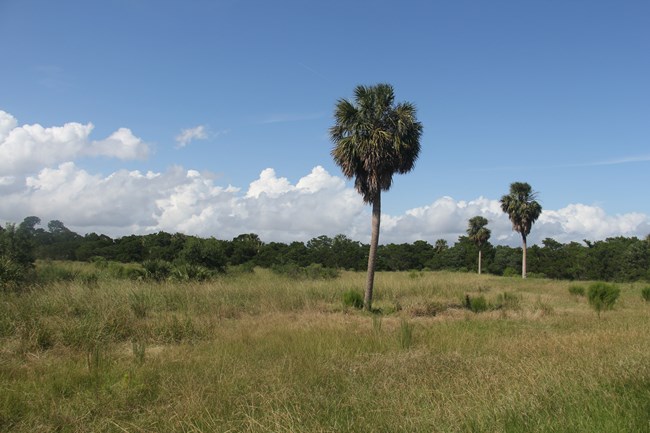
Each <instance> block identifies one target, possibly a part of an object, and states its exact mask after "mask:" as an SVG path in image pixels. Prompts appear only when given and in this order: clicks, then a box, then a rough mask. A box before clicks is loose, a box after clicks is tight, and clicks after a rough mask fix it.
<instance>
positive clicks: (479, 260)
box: [478, 250, 481, 275]
mask: <svg viewBox="0 0 650 433" xmlns="http://www.w3.org/2000/svg"><path fill="white" fill-rule="evenodd" d="M478 274H479V275H481V250H478Z"/></svg>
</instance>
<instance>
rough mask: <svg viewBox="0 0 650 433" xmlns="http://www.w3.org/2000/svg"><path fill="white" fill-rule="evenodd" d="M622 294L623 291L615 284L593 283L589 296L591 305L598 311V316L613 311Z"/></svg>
mask: <svg viewBox="0 0 650 433" xmlns="http://www.w3.org/2000/svg"><path fill="white" fill-rule="evenodd" d="M620 294H621V289H619V288H618V287H616V286H615V285H613V284H607V283H600V282H598V283H593V284H591V285H590V286H589V292H588V294H587V296H588V298H589V304H590V305H591V306H592V307H593V308H594V310H596V312H597V313H598V316H599V317H600V313H601V312H602V311H606V310H611V309H612V308H614V304H615V303H616V300H617V299H618V296H619V295H620Z"/></svg>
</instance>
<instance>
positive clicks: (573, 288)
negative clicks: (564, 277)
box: [569, 284, 585, 296]
mask: <svg viewBox="0 0 650 433" xmlns="http://www.w3.org/2000/svg"><path fill="white" fill-rule="evenodd" d="M569 293H570V294H572V295H573V296H584V295H585V288H584V287H582V286H579V285H577V284H572V285H570V286H569Z"/></svg>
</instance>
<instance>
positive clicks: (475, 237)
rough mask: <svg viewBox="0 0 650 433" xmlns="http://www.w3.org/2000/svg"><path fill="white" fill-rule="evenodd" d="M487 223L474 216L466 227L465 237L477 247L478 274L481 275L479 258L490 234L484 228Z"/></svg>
mask: <svg viewBox="0 0 650 433" xmlns="http://www.w3.org/2000/svg"><path fill="white" fill-rule="evenodd" d="M487 223H488V220H487V219H486V218H484V217H482V216H475V217H474V218H470V220H469V225H468V227H467V237H468V238H469V240H470V241H472V242H474V244H476V246H477V247H478V274H479V275H481V256H482V249H483V244H484V243H486V242H487V241H488V239H490V234H491V233H492V232H491V231H490V229H488V228H487V227H485V226H486V225H487Z"/></svg>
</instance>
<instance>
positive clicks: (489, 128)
mask: <svg viewBox="0 0 650 433" xmlns="http://www.w3.org/2000/svg"><path fill="white" fill-rule="evenodd" d="M649 22H650V2H647V1H622V2H613V1H586V0H585V1H573V0H563V1H559V0H558V1H514V0H510V1H490V2H485V1H479V0H474V1H454V2H441V1H411V0H406V1H402V2H395V1H392V2H388V1H338V0H335V1H329V2H320V1H305V0H303V1H297V0H296V1H276V2H267V1H235V0H231V1H208V0H186V1H152V0H106V1H102V2H88V1H75V0H70V1H62V2H51V1H33V0H20V1H18V0H0V40H2V41H3V43H2V47H3V48H2V54H3V62H2V67H1V68H0V110H2V111H3V112H4V113H5V118H6V119H10V118H11V119H13V120H11V121H7V122H6V124H7V125H9V126H6V127H5V130H6V132H5V136H6V137H10V136H11V137H13V138H11V139H9V138H6V137H5V138H4V140H5V142H4V143H1V142H0V157H2V158H4V159H5V161H12V162H11V165H10V164H9V163H5V164H4V166H3V165H2V163H0V180H2V179H4V180H2V181H0V193H1V194H2V195H3V196H4V197H5V200H3V201H4V202H5V204H4V206H3V205H0V221H16V220H20V219H22V217H24V216H25V215H26V214H36V215H39V216H41V217H42V218H43V219H45V220H48V219H61V220H62V221H64V222H65V223H67V224H68V225H69V226H72V227H73V228H75V229H77V230H79V231H80V232H87V231H91V230H101V231H104V232H108V233H110V234H113V235H120V234H128V233H130V232H132V231H135V232H147V231H153V230H158V229H164V230H167V231H175V230H180V231H187V232H195V233H197V234H201V235H213V236H216V237H222V238H227V237H228V236H230V235H231V234H235V235H236V234H237V231H239V230H241V231H240V232H248V231H252V232H257V233H261V234H262V235H263V239H264V235H266V237H267V239H265V240H271V239H274V240H292V239H301V240H307V239H309V237H310V236H311V235H318V234H323V233H325V234H332V232H334V234H335V233H338V232H345V233H346V234H348V235H350V236H352V237H356V238H359V239H360V240H366V237H367V234H366V231H369V217H368V218H367V219H366V216H367V215H368V209H367V208H364V207H363V206H359V204H358V203H357V202H356V201H355V202H354V204H350V209H353V211H351V212H352V213H351V214H350V217H351V218H352V220H351V221H348V222H345V221H341V220H340V219H339V218H338V216H340V215H343V214H346V213H345V212H342V211H341V212H339V213H338V214H337V215H330V216H329V217H328V218H329V219H328V218H325V217H323V219H322V220H320V221H314V222H313V223H312V224H307V223H304V226H301V228H300V229H295V230H294V229H293V228H294V226H295V225H296V220H297V219H303V218H308V217H311V218H314V215H311V216H310V213H309V212H308V211H307V210H305V211H304V213H301V211H299V210H296V208H301V206H310V204H309V203H308V202H307V203H303V201H301V200H302V199H303V198H305V193H304V191H303V190H301V189H300V188H297V186H298V184H299V183H300V182H301V179H303V178H305V177H307V176H308V175H309V174H310V173H312V170H313V169H314V168H315V167H322V169H323V170H324V173H326V174H327V175H328V176H329V177H328V176H324V175H322V173H321V172H318V173H320V174H321V175H322V176H320V177H318V176H317V175H316V174H315V175H314V178H319V179H321V181H322V182H324V184H323V185H329V187H331V188H333V189H330V190H328V191H329V192H328V194H330V195H328V197H329V199H330V200H332V202H333V203H334V204H332V208H336V206H338V205H340V204H341V203H347V202H346V201H345V200H343V199H341V194H344V195H346V197H347V196H348V195H349V189H350V188H351V182H347V183H346V184H345V186H344V187H341V186H340V183H338V181H339V180H340V179H339V178H340V171H339V169H338V168H337V167H336V166H335V165H334V164H333V162H332V160H331V157H330V155H329V152H330V148H331V143H330V141H329V138H328V128H329V127H330V126H331V124H332V122H333V120H332V112H333V109H334V105H335V103H336V101H337V99H339V98H350V97H351V96H352V92H353V89H354V87H355V86H356V85H358V84H375V83H379V82H387V83H390V84H392V85H393V86H394V88H395V92H396V97H397V100H404V101H410V102H413V103H414V104H416V106H417V107H418V117H419V120H420V121H421V122H422V123H423V124H424V134H423V136H422V152H421V155H420V159H419V161H418V164H417V165H416V168H415V169H414V171H413V172H412V173H410V174H408V175H404V176H397V177H396V178H395V182H394V186H393V188H392V189H391V191H390V192H388V193H387V194H386V195H385V196H384V199H383V211H384V213H385V214H386V218H384V221H385V225H384V229H385V232H384V233H385V236H384V235H382V236H384V239H383V240H384V241H386V242H388V241H395V242H399V241H402V242H407V241H412V240H414V238H417V237H422V238H426V240H429V241H434V240H435V239H437V238H441V237H445V238H449V239H450V240H453V239H455V237H457V235H458V234H459V233H461V232H462V231H463V230H464V227H465V226H466V217H468V216H470V217H471V216H473V215H469V213H470V211H471V212H475V213H483V214H486V215H488V219H489V220H491V224H492V225H493V227H494V229H495V230H496V232H497V234H498V236H497V237H498V238H500V240H501V241H502V242H516V240H517V237H516V236H514V235H513V234H512V233H511V232H510V231H509V226H508V224H507V219H504V218H502V217H501V216H499V215H497V213H496V212H493V210H494V201H496V200H498V199H499V198H500V196H501V195H503V194H504V193H506V192H507V190H508V185H509V184H510V182H513V181H526V182H529V183H530V184H531V185H532V186H533V188H534V189H535V190H537V191H538V192H539V199H540V201H541V203H542V205H543V207H544V210H545V213H546V217H547V219H546V220H540V223H539V225H542V223H543V224H544V226H545V227H546V228H547V229H548V230H541V229H540V230H539V232H540V233H539V235H538V238H539V239H543V237H542V236H544V237H546V236H551V237H555V238H556V239H560V240H565V241H568V240H581V239H584V238H587V239H594V238H602V237H604V236H616V235H625V236H632V235H635V236H645V235H646V234H648V233H650V222H649V221H650V217H649V215H650V200H648V199H647V189H648V185H650V170H649V168H650V143H649V140H650V80H649V79H648V77H650V26H649V25H648V23H649ZM0 121H1V119H0ZM73 124H74V125H88V124H92V125H93V129H92V131H91V132H88V131H86V132H85V133H81V136H82V137H81V138H79V137H77V138H78V140H77V141H76V142H74V143H72V142H70V141H69V138H70V137H69V136H68V135H66V134H67V133H66V132H65V131H68V130H71V129H75V128H73V127H72V126H71V125H73ZM25 125H26V126H28V128H27V129H24V128H23V127H24V126H25ZM30 125H31V126H33V125H41V126H42V127H43V128H45V129H46V130H47V131H46V132H45V133H41V136H47V137H49V138H44V139H43V140H40V141H39V140H36V139H34V137H35V136H37V135H38V133H37V132H34V131H33V130H32V129H33V128H32V129H29V127H30ZM66 125H67V126H66ZM21 128H23V129H21ZM56 128H60V129H58V130H57V129H56ZM66 128H67V129H66ZM120 128H123V129H122V131H124V130H128V134H126V133H124V134H122V135H120V137H123V138H124V137H126V138H124V139H122V138H120V139H119V140H118V141H106V139H108V138H110V137H111V136H112V134H114V133H115V132H116V131H119V130H120ZM16 130H20V131H21V134H18V133H17V132H16ZM75 130H77V129H75ZM190 130H194V131H198V132H197V133H196V134H195V135H194V138H193V139H192V135H191V134H190V133H189V132H187V133H186V137H187V138H186V140H185V141H184V142H180V141H179V137H180V136H181V135H182V134H183V131H190ZM7 131H8V132H7ZM25 131H27V132H25ZM30 131H31V132H30ZM57 131H58V132H57ZM62 131H63V132H62ZM59 133H60V134H62V136H59V135H57V134H59ZM12 134H13V135H12ZM34 134H36V135H34ZM84 134H85V135H84ZM73 135H74V134H73ZM25 136H29V137H31V138H29V137H27V138H25ZM21 137H22V138H21ZM23 139H24V140H26V141H21V140H23ZM30 140H31V141H30ZM47 140H50V141H49V142H48V141H47ZM66 140H68V141H66ZM120 140H121V141H120ZM129 140H130V142H132V144H131V145H129V144H128V143H127V142H129ZM9 141H11V142H9ZM28 142H29V143H31V144H30V145H28V144H29V143H28ZM116 143H117V144H116ZM133 143H137V144H133ZM21 146H23V147H21ZM57 146H63V148H65V149H67V150H66V151H62V150H60V149H59V148H57ZM66 146H67V147H66ZM111 146H114V147H113V148H111V149H109V148H110V147H111ZM129 146H130V147H129ZM57 149H59V150H57ZM118 149H121V150H118ZM50 154H51V155H50ZM46 155H50V156H49V157H45V156H46ZM66 163H72V164H73V165H64V166H63V167H62V164H66ZM19 166H20V167H21V169H20V170H18V169H17V168H16V167H19ZM265 169H272V170H273V176H270V172H268V171H267V172H266V176H265V177H264V176H261V173H262V172H263V170H265ZM3 170H4V172H3ZM136 170H137V171H138V172H139V173H141V174H142V175H143V176H144V177H145V178H146V173H147V172H151V175H150V176H149V178H151V179H154V178H155V179H158V180H156V181H155V182H162V181H161V179H163V178H164V180H165V182H164V185H163V184H157V183H155V182H154V181H153V180H152V181H151V182H149V183H147V182H146V181H142V182H144V183H145V184H146V185H143V184H137V185H135V184H133V185H132V184H131V183H130V182H131V181H132V180H133V176H131V177H128V175H127V174H126V173H133V172H135V171H136ZM175 170H177V171H178V172H182V173H185V176H182V175H180V174H178V173H177V172H176V171H175ZM190 171H191V173H194V171H196V172H197V173H198V176H194V175H193V174H192V175H190V176H187V173H189V172H190ZM64 172H65V176H64V175H63V174H62V173H64ZM120 173H121V174H123V175H124V176H126V177H125V179H127V178H128V179H127V180H128V182H127V180H125V181H124V182H122V183H118V184H117V185H112V186H108V184H110V183H111V182H113V181H114V180H115V179H116V178H118V177H119V176H118V175H119V174H120ZM318 173H317V174H318ZM63 178H65V181H61V180H60V179H63ZM30 179H31V180H30ZM53 179H59V181H57V182H58V183H57V182H55V183H52V182H54V180H53ZM84 179H85V180H84ZM151 179H150V180H151ZM188 179H190V180H188ZM328 179H329V180H328ZM199 180H200V182H199ZM257 181H259V182H258V184H257V185H258V187H259V186H260V185H261V183H264V182H265V185H266V187H265V188H266V189H264V188H262V190H263V191H266V194H265V195H264V196H265V197H262V198H266V199H269V200H270V198H273V199H274V200H270V202H269V203H266V202H265V203H262V201H260V200H257V201H256V203H255V204H254V205H253V204H252V203H250V202H251V201H252V200H253V199H259V198H260V194H257V196H255V194H253V193H252V192H251V189H250V188H251V184H252V183H254V182H257ZM84 182H86V183H84ZM175 182H176V183H175ZM328 182H329V183H328ZM304 183H305V182H303V184H304ZM127 184H128V185H127ZM199 184H200V185H202V186H199ZM189 185H193V186H192V187H190V186H189ZM229 186H230V187H234V188H235V189H238V191H237V192H235V191H230V190H229V191H230V192H224V193H223V194H221V195H220V193H219V191H221V190H223V191H226V190H228V188H229ZM100 187H101V188H106V189H102V190H101V191H103V192H102V193H99V192H98V191H100V190H99V189H97V188H100ZM130 187H132V188H137V189H138V191H135V192H134V191H131V190H129V189H128V188H130ZM329 187H328V188H329ZM93 188H94V189H93ZM109 188H118V190H119V189H121V192H122V193H123V195H124V196H120V195H119V194H117V192H116V193H115V195H112V193H111V192H109ZM201 188H204V189H201ZM273 188H275V189H273ZM278 188H279V189H278ZM231 189H232V188H231ZM325 189H326V188H325V187H322V188H321V187H318V188H315V187H314V188H312V189H309V191H311V192H315V191H321V192H322V191H324V190H325ZM71 190H73V191H75V194H72V193H71V192H70V191H71ZM145 190H146V191H149V192H150V195H148V196H146V195H144V194H143V193H142V191H145ZM298 190H300V191H302V193H301V194H302V195H301V194H298V192H299V191H298ZM110 191H112V190H110ZM46 192H47V193H46ZM224 194H226V195H227V194H230V195H229V198H228V200H226V198H225V196H224ZM292 194H293V195H292ZM102 195H104V196H105V198H106V200H105V201H102V200H101V198H102ZM109 197H110V199H109ZM129 197H132V198H133V197H137V200H135V201H130V200H129ZM445 197H447V198H445ZM318 198H319V199H320V200H324V198H323V197H320V196H319V197H318ZM449 199H451V200H452V204H453V206H452V207H453V208H454V209H453V211H451V210H449V211H448V212H447V213H444V212H443V213H442V214H441V213H440V212H434V210H435V209H438V210H439V208H441V207H442V208H445V206H446V205H447V204H449V203H448V202H447V200H449ZM350 200H353V199H352V198H350ZM481 200H483V201H481ZM484 202H485V203H488V202H489V204H485V203H484ZM218 203H221V204H219V205H217V204H218ZM224 203H230V206H231V207H230V208H228V207H227V206H228V205H227V204H224ZM468 203H469V205H468ZM480 203H484V204H480ZM443 204H445V206H443ZM139 206H140V207H142V208H143V209H144V210H141V211H140V210H137V209H136V208H138V207H139ZM312 207H313V206H312ZM172 208H173V210H174V212H176V216H175V217H174V218H171V217H169V213H166V212H165V210H167V211H170V212H171V209H172ZM242 208H245V212H244V213H238V212H239V211H241V209H242ZM289 208H291V209H292V210H291V211H290V212H289V213H288V214H283V212H284V211H283V210H287V209H289ZM71 209H75V211H74V212H73V211H72V210H71ZM134 209H136V211H134ZM233 209H239V211H234V210H233ZM490 209H491V210H492V211H490ZM412 210H414V211H413V212H411V211H412ZM242 212H243V211H242ZM256 212H257V213H259V214H260V215H253V213H256ZM409 212H410V213H409ZM554 212H555V213H554ZM323 213H327V212H319V215H321V214H323ZM415 214H417V215H420V214H428V215H429V216H428V217H427V218H428V219H426V218H425V219H420V220H418V221H416V222H414V221H410V222H408V221H409V220H410V219H412V218H415V217H414V216H413V215H415ZM98 215H102V217H101V218H99V219H100V220H101V221H97V220H98ZM129 215H131V216H129ZM237 215H238V216H237ZM167 217H169V218H167ZM111 218H113V221H111ZM273 218H277V220H275V221H274V222H273V221H269V220H271V219H273ZM445 218H446V219H448V220H449V222H448V223H446V225H445V224H437V223H436V219H443V220H444V219H445ZM217 220H218V221H217ZM190 221H193V223H190ZM352 221H354V222H352ZM407 223H408V224H407ZM418 224H419V226H421V228H420V229H418V230H414V229H413V227H415V226H418ZM298 225H299V224H298ZM351 227H354V228H351ZM533 232H535V229H533ZM305 237H306V238H305ZM539 239H537V240H538V241H539ZM493 241H495V242H496V239H493Z"/></svg>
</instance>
